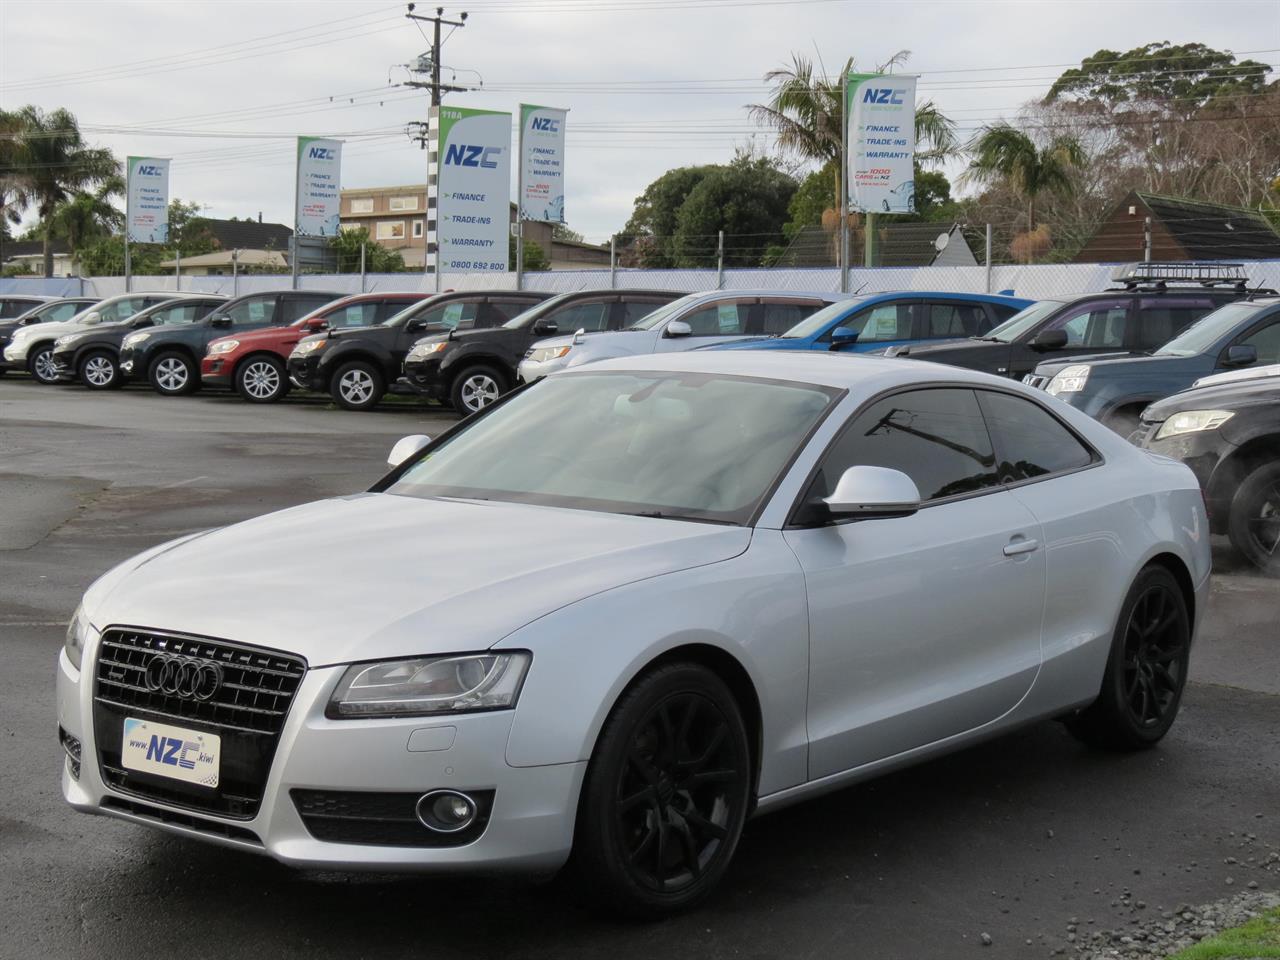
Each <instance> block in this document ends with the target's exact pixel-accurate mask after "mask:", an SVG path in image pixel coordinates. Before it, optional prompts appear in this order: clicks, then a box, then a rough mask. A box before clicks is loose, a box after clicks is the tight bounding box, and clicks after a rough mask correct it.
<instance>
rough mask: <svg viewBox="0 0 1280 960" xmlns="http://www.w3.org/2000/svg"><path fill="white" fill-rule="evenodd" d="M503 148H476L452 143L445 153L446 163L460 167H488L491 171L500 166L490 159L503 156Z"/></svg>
mask: <svg viewBox="0 0 1280 960" xmlns="http://www.w3.org/2000/svg"><path fill="white" fill-rule="evenodd" d="M501 154H502V148H501V147H474V146H469V145H467V144H465V143H451V144H449V149H448V150H446V151H445V154H444V162H445V163H447V164H448V163H452V164H454V165H455V166H459V167H486V168H488V169H490V170H492V169H494V168H496V167H497V166H498V161H496V160H490V159H489V158H490V157H493V156H501Z"/></svg>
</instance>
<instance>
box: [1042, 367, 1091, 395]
mask: <svg viewBox="0 0 1280 960" xmlns="http://www.w3.org/2000/svg"><path fill="white" fill-rule="evenodd" d="M1088 382H1089V365H1088V364H1087V363H1078V364H1076V365H1075V366H1071V367H1064V368H1063V369H1061V370H1059V371H1058V373H1057V374H1056V375H1055V376H1054V378H1053V379H1052V380H1050V381H1049V386H1047V387H1045V391H1046V392H1047V393H1051V394H1053V395H1054V396H1055V397H1056V396H1057V395H1058V394H1060V393H1079V392H1080V391H1081V390H1083V389H1084V385H1085V384H1086V383H1088Z"/></svg>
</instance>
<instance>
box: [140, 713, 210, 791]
mask: <svg viewBox="0 0 1280 960" xmlns="http://www.w3.org/2000/svg"><path fill="white" fill-rule="evenodd" d="M221 749H222V738H221V737H219V736H218V735H217V734H214V733H200V732H198V731H196V730H184V729H183V728H182V727H171V726H169V725H168V724H167V723H156V722H155V721H152V720H135V719H134V718H133V717H126V718H125V721H124V744H123V745H122V746H121V748H120V762H121V763H122V764H123V765H124V766H125V768H126V769H128V770H137V771H139V772H140V773H153V774H155V775H156V776H158V777H168V778H170V779H171V780H183V781H186V782H187V783H194V784H196V785H197V786H201V787H217V785H218V754H219V752H220V751H221Z"/></svg>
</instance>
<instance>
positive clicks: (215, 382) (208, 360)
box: [200, 353, 236, 387]
mask: <svg viewBox="0 0 1280 960" xmlns="http://www.w3.org/2000/svg"><path fill="white" fill-rule="evenodd" d="M235 368H236V362H235V358H234V354H229V353H220V354H218V355H217V356H216V357H211V356H208V355H206V356H205V357H204V359H202V360H201V361H200V382H201V383H202V384H203V385H204V386H206V387H230V386H231V371H232V370H234V369H235Z"/></svg>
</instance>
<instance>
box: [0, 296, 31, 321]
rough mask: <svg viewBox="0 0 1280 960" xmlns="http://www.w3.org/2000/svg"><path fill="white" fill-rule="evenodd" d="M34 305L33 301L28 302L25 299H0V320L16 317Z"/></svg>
mask: <svg viewBox="0 0 1280 960" xmlns="http://www.w3.org/2000/svg"><path fill="white" fill-rule="evenodd" d="M34 306H35V304H34V303H29V302H28V301H26V300H4V301H0V320H8V319H10V318H11V317H16V316H18V315H19V314H22V313H26V312H27V311H28V310H30V309H31V308H32V307H34Z"/></svg>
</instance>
